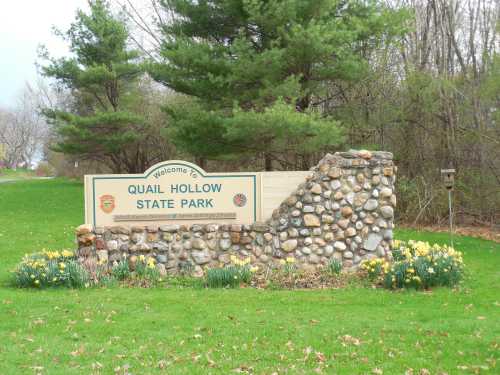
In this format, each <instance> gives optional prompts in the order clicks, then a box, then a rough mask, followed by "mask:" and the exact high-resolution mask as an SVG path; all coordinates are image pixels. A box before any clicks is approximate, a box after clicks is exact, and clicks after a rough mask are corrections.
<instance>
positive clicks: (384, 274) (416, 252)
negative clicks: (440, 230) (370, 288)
mask: <svg viewBox="0 0 500 375" xmlns="http://www.w3.org/2000/svg"><path fill="white" fill-rule="evenodd" d="M392 256H393V261H392V262H391V263H389V262H387V261H385V260H382V259H374V260H370V261H366V262H363V264H362V265H361V270H362V271H364V272H365V273H366V275H367V277H368V278H370V279H371V280H373V281H375V282H377V283H379V284H380V285H382V286H384V287H385V288H388V289H401V288H414V289H429V288H432V287H435V286H448V287H452V286H455V285H457V284H458V283H459V282H460V281H461V280H462V278H463V274H464V264H463V260H462V253H461V252H459V251H456V250H455V249H453V248H451V247H448V246H446V245H438V244H434V245H430V244H429V243H428V242H422V241H408V242H403V241H394V249H393V250H392Z"/></svg>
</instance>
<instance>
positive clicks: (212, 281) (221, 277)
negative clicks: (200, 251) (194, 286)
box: [205, 264, 252, 288]
mask: <svg viewBox="0 0 500 375" xmlns="http://www.w3.org/2000/svg"><path fill="white" fill-rule="evenodd" d="M251 279H252V271H251V270H250V267H249V266H248V264H239V265H238V264H237V265H230V266H227V267H222V268H210V269H208V270H207V272H206V277H205V283H206V286H207V287H209V288H236V287H238V286H240V285H241V283H244V284H248V283H250V281H251Z"/></svg>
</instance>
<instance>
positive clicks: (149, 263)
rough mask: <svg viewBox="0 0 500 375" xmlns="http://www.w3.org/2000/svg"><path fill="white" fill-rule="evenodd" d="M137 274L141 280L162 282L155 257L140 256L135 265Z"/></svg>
mask: <svg viewBox="0 0 500 375" xmlns="http://www.w3.org/2000/svg"><path fill="white" fill-rule="evenodd" d="M135 273H136V275H137V276H138V277H139V278H144V279H146V280H149V281H152V282H157V281H160V273H159V272H158V269H157V268H156V260H155V258H153V257H145V256H144V255H139V258H138V259H137V263H136V265H135Z"/></svg>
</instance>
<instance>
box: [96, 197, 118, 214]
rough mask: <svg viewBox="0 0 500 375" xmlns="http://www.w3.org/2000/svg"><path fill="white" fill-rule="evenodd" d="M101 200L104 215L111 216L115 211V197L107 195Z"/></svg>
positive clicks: (100, 198)
mask: <svg viewBox="0 0 500 375" xmlns="http://www.w3.org/2000/svg"><path fill="white" fill-rule="evenodd" d="M99 200H100V201H101V204H100V206H99V207H101V210H102V211H103V212H104V213H107V214H110V213H111V212H113V210H114V209H115V197H113V196H112V195H109V194H106V195H101V196H100V197H99Z"/></svg>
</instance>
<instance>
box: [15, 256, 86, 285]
mask: <svg viewBox="0 0 500 375" xmlns="http://www.w3.org/2000/svg"><path fill="white" fill-rule="evenodd" d="M89 282H90V278H89V273H88V272H87V270H85V268H84V267H83V266H82V265H81V264H80V263H79V262H78V261H77V260H76V258H75V254H74V252H72V251H69V250H63V251H48V250H43V251H41V252H39V253H34V254H30V255H25V256H24V258H23V260H22V261H21V263H20V264H19V265H18V266H17V268H16V269H15V270H14V283H15V285H17V286H19V287H24V288H26V287H34V288H46V287H55V286H66V287H71V288H80V287H84V286H88V285H89Z"/></svg>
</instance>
